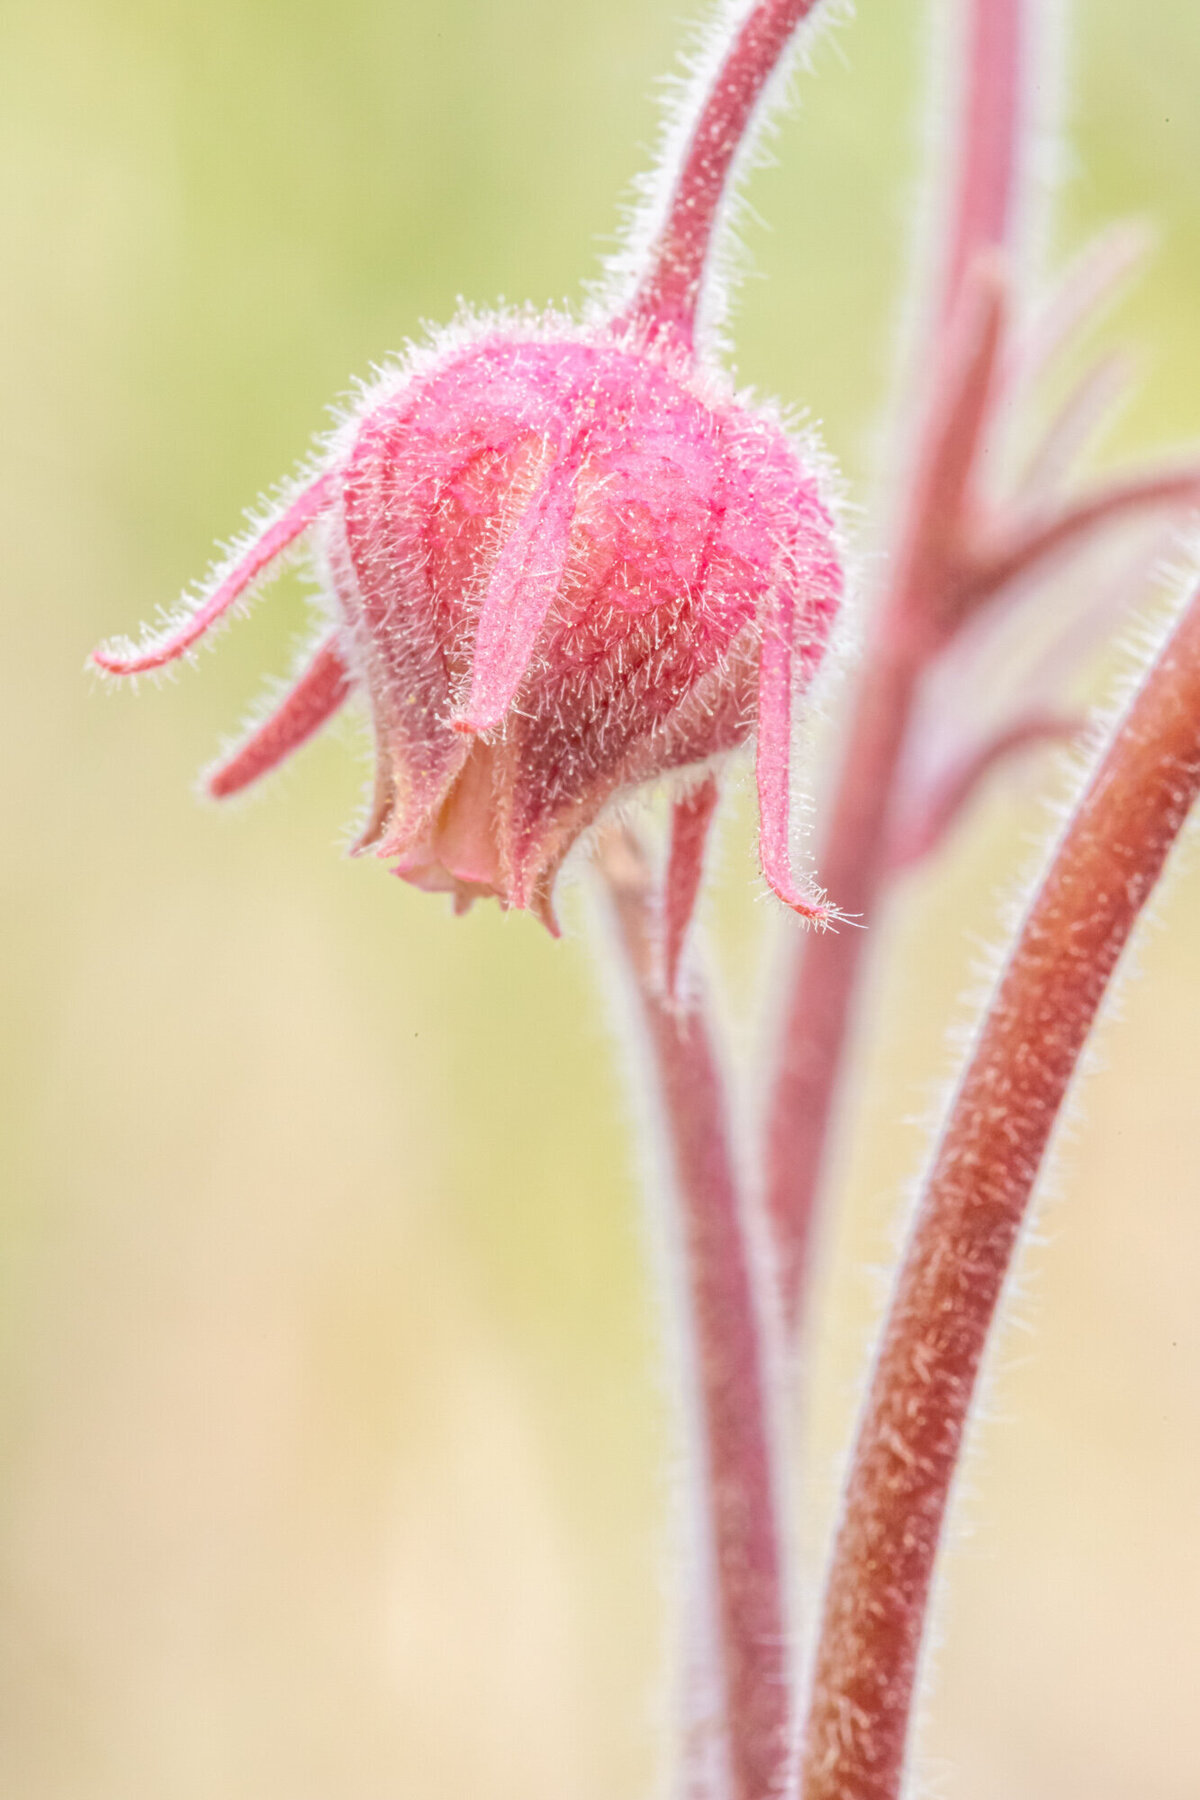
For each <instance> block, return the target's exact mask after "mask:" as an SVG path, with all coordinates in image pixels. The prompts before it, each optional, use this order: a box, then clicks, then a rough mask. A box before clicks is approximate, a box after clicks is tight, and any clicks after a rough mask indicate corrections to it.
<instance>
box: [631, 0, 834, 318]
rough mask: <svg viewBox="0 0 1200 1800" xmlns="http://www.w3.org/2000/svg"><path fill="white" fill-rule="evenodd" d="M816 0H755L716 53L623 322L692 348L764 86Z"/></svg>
mask: <svg viewBox="0 0 1200 1800" xmlns="http://www.w3.org/2000/svg"><path fill="white" fill-rule="evenodd" d="M815 4H816V0H757V3H756V4H755V5H753V6H752V7H751V9H750V11H749V13H748V15H747V17H746V20H745V22H744V24H743V25H742V26H741V28H740V29H739V30H738V32H737V33H736V35H735V36H734V38H733V41H732V43H731V44H730V47H729V50H728V52H727V53H726V55H725V56H724V58H723V59H722V61H721V65H720V67H719V68H718V70H717V73H716V76H715V77H714V79H713V83H712V86H711V87H710V89H709V91H708V94H707V96H706V97H705V100H704V102H703V105H702V107H701V110H700V116H699V118H698V119H697V121H696V124H695V127H694V129H693V131H692V134H691V136H690V138H689V139H688V142H687V147H686V149H685V151H684V155H683V161H682V163H681V165H680V169H679V173H678V175H677V176H676V178H675V182H674V185H673V187H672V189H671V196H670V200H669V202H668V206H667V214H666V218H665V220H664V221H663V224H662V227H661V229H660V230H659V232H658V235H657V237H656V238H655V239H654V243H653V245H652V246H651V250H650V256H649V262H648V266H647V268H646V271H645V273H644V275H643V276H642V278H641V281H640V282H639V284H638V288H637V291H636V293H635V294H634V297H633V300H632V302H631V304H630V306H629V308H628V311H627V313H626V315H625V322H626V323H629V324H633V325H636V326H640V327H642V328H644V329H647V330H649V331H652V332H656V331H665V332H666V333H667V334H668V335H670V336H672V337H674V338H675V339H676V341H678V342H680V343H682V344H683V345H684V346H685V347H686V348H688V349H690V348H691V346H692V343H693V341H694V338H695V332H696V312H697V308H698V306H699V304H700V299H701V295H702V292H703V287H704V278H705V273H706V271H707V268H708V264H709V258H710V256H711V252H712V244H713V236H714V233H715V230H716V227H717V223H718V220H719V217H720V212H721V207H722V204H723V202H724V201H725V199H726V197H727V194H728V191H729V182H730V176H731V174H732V172H733V168H734V164H735V162H736V161H737V158H738V156H739V155H740V154H741V152H742V151H743V150H744V148H745V146H746V144H747V142H748V140H749V136H750V134H751V131H752V128H753V123H754V116H755V113H756V111H757V109H758V106H759V103H760V101H761V100H762V97H763V90H764V88H765V87H766V86H767V83H768V82H769V80H770V78H771V76H772V75H773V74H774V72H775V70H776V68H777V67H778V66H779V62H780V59H781V58H782V56H783V54H784V52H785V51H786V49H787V47H788V44H789V42H790V41H791V38H792V34H793V32H794V31H795V29H796V27H797V26H798V25H799V23H800V21H801V20H802V19H804V18H805V17H806V16H807V14H808V13H810V12H811V11H812V9H813V6H814V5H815Z"/></svg>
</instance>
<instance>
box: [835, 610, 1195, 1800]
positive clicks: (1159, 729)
mask: <svg viewBox="0 0 1200 1800" xmlns="http://www.w3.org/2000/svg"><path fill="white" fill-rule="evenodd" d="M1198 792H1200V590H1198V591H1197V593H1196V595H1195V596H1194V597H1193V598H1192V600H1191V601H1190V603H1189V605H1188V607H1187V610H1186V611H1185V613H1184V614H1183V617H1182V619H1181V621H1180V623H1179V624H1178V626H1177V627H1176V630H1175V632H1174V634H1173V636H1172V638H1171V640H1170V641H1169V643H1168V644H1167V646H1166V648H1165V649H1164V650H1163V651H1162V653H1161V654H1160V656H1159V657H1158V659H1157V661H1156V662H1155V664H1154V665H1153V667H1152V668H1151V670H1150V672H1149V674H1148V675H1147V677H1146V679H1145V682H1144V684H1143V686H1142V688H1141V691H1140V693H1139V694H1138V696H1137V698H1136V699H1135V700H1134V702H1133V705H1132V706H1131V707H1130V709H1129V711H1128V713H1127V714H1126V717H1125V719H1124V720H1123V722H1122V724H1121V725H1120V727H1119V728H1118V730H1117V733H1116V735H1115V737H1114V738H1113V740H1112V742H1111V744H1110V746H1109V748H1108V750H1107V752H1106V754H1105V755H1104V757H1103V760H1102V761H1101V763H1100V766H1099V768H1098V770H1097V771H1096V773H1095V774H1094V776H1093V777H1092V779H1091V781H1090V783H1089V786H1088V788H1087V791H1086V793H1085V795H1084V797H1083V799H1082V801H1081V802H1080V804H1079V806H1078V808H1077V809H1076V812H1075V815H1074V817H1073V819H1072V821H1071V823H1070V825H1069V826H1068V828H1067V831H1066V833H1065V835H1064V837H1063V839H1062V841H1061V843H1060V844H1059V846H1058V848H1057V850H1056V852H1055V854H1054V856H1053V860H1052V862H1051V864H1050V868H1049V870H1048V872H1047V874H1046V876H1045V877H1044V879H1043V881H1042V883H1041V886H1040V888H1039V890H1038V892H1037V894H1036V897H1035V899H1034V901H1033V903H1032V905H1031V907H1030V909H1029V912H1028V914H1027V916H1026V920H1025V924H1024V926H1023V927H1022V930H1021V933H1020V936H1019V938H1018V940H1017V944H1016V947H1015V949H1014V951H1013V953H1012V957H1011V959H1010V961H1009V964H1008V967H1007V969H1006V971H1005V973H1004V975H1003V976H1002V978H1001V981H1000V983H999V986H998V989H997V991H996V995H995V998H994V999H993V1001H992V1003H991V1006H990V1008H989V1010H988V1013H987V1016H986V1018H985V1020H984V1024H983V1028H982V1031H981V1033H980V1037H979V1041H978V1044H977V1047H976V1050H975V1053H974V1056H973V1057H972V1059H971V1062H970V1065H969V1067H968V1069H967V1072H966V1075H965V1077H964V1079H963V1082H962V1085H961V1087H960V1089H959V1091H958V1094H957V1096H956V1098H955V1101H954V1104H953V1107H952V1110H951V1114H950V1118H949V1121H948V1123H947V1125H946V1127H945V1130H944V1132H943V1135H942V1139H941V1142H940V1144H939V1146H938V1149H937V1152H936V1155H935V1159H934V1163H933V1168H932V1172H931V1174H930V1176H929V1178H928V1182H927V1185H926V1188H925V1192H924V1195H923V1197H922V1200H921V1203H920V1207H919V1210H918V1214H917V1219H916V1224H915V1228H914V1231H913V1235H912V1240H911V1243H910V1246H909V1249H908V1253H907V1256H906V1258H905V1262H904V1266H903V1269H902V1271H901V1274H900V1278H899V1282H898V1285H897V1289H896V1293H895V1297H894V1299H893V1301H892V1305H891V1309H890V1312H889V1315H888V1320H887V1324H886V1327H885V1330H884V1337H883V1347H882V1350H881V1352H880V1356H879V1362H878V1365H877V1367H876V1370H875V1375H874V1380H873V1382H872V1387H871V1393H870V1398H869V1400H868V1404H867V1411H866V1415H865V1419H864V1422H863V1425H862V1427H861V1430H860V1433H859V1438H858V1444H857V1447H856V1450H855V1453H854V1460H853V1465H852V1470H851V1475H850V1482H849V1489H848V1493H847V1499H846V1506H845V1512H844V1514H843V1517H842V1524H841V1528H840V1531H839V1535H838V1541H837V1547H836V1550H835V1553H834V1561H833V1567H832V1573H831V1575H830V1580H829V1587H828V1592H827V1596H826V1601H825V1611H824V1621H823V1626H822V1632H821V1638H820V1643H819V1647H818V1655H817V1662H816V1672H815V1679H814V1689H813V1699H812V1711H811V1715H810V1720H809V1725H808V1730H807V1734H806V1740H805V1752H804V1790H803V1791H804V1800H893V1797H894V1796H895V1795H896V1794H897V1793H898V1792H899V1787H900V1781H901V1776H902V1773H903V1761H904V1754H905V1741H906V1735H907V1729H908V1719H909V1713H910V1707H911V1701H912V1695H913V1686H914V1681H915V1677H916V1672H917V1665H918V1657H919V1653H920V1648H921V1640H922V1634H923V1629H924V1620H925V1613H926V1607H927V1602H928V1596H929V1587H930V1580H931V1577H932V1574H933V1568H934V1562H935V1558H936V1554H937V1548H938V1542H939V1537H940V1532H941V1526H942V1520H943V1516H944V1513H945V1508H946V1500H947V1496H948V1493H949V1490H950V1484H951V1481H952V1479H953V1476H954V1471H955V1467H956V1464H957V1461H958V1455H959V1450H960V1447H961V1444H962V1438H963V1432H964V1429H965V1426H966V1422H967V1417H968V1414H969V1411H970V1407H971V1401H972V1396H973V1394H974V1391H975V1381H976V1376H977V1373H978V1369H979V1363H980V1358H981V1356H982V1354H983V1350H984V1346H985V1343H986V1340H987V1335H988V1331H989V1327H990V1325H991V1321H992V1318H993V1315H994V1313H995V1310H996V1305H997V1301H998V1300H999V1297H1000V1293H1001V1289H1002V1287H1003V1284H1004V1280H1005V1276H1006V1274H1007V1272H1008V1268H1009V1264H1010V1261H1011V1259H1012V1255H1013V1251H1014V1249H1015V1246H1016V1242H1017V1237H1018V1233H1019V1230H1020V1226H1021V1223H1022V1220H1023V1219H1024V1217H1025V1212H1026V1208H1027V1206H1028V1203H1029V1197H1030V1194H1031V1192H1032V1189H1033V1185H1034V1182H1035V1180H1036V1177H1037V1173H1038V1169H1039V1167H1040V1164H1041V1161H1042V1158H1043V1156H1044V1154H1045V1151H1046V1147H1047V1143H1048V1141H1049V1139H1050V1135H1051V1132H1052V1131H1053V1128H1054V1124H1055V1121H1056V1119H1057V1117H1058V1113H1059V1109H1060V1107H1061V1105H1062V1101H1063V1097H1064V1095H1065V1093H1066V1090H1067V1087H1068V1085H1069V1083H1070V1080H1071V1077H1072V1075H1073V1073H1074V1070H1075V1067H1076V1064H1077V1062H1078V1060H1079V1055H1080V1052H1081V1051H1082V1049H1083V1046H1084V1043H1085V1041H1086V1039H1087V1036H1088V1032H1089V1031H1090V1029H1091V1026H1092V1021H1093V1020H1094V1018H1095V1016H1096V1012H1097V1009H1098V1007H1099V1006H1100V1003H1101V1001H1102V999H1103V998H1104V994H1105V991H1106V989H1107V987H1108V983H1109V981H1110V979H1111V977H1112V974H1113V971H1114V969H1115V968H1116V965H1117V961H1118V959H1119V957H1120V955H1121V952H1122V950H1123V948H1124V946H1125V943H1126V941H1127V939H1128V937H1129V934H1130V931H1131V930H1132V928H1133V925H1134V922H1135V920H1136V919H1137V916H1138V914H1139V912H1140V911H1141V909H1142V907H1143V906H1144V905H1145V903H1146V900H1147V899H1148V898H1149V895H1150V893H1151V891H1152V889H1153V888H1154V885H1155V883H1156V881H1157V880H1158V877H1159V875H1160V873H1161V871H1162V868H1163V864H1164V862H1165V861H1166V858H1167V854H1168V852H1169V850H1170V848H1171V845H1172V843H1173V842H1174V840H1175V837H1176V835H1177V834H1178V832H1179V830H1180V827H1181V826H1182V824H1183V822H1184V820H1185V818H1186V817H1187V814H1188V811H1189V808H1190V807H1191V805H1192V803H1193V802H1194V800H1195V798H1196V795H1197V793H1198Z"/></svg>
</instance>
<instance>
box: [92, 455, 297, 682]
mask: <svg viewBox="0 0 1200 1800" xmlns="http://www.w3.org/2000/svg"><path fill="white" fill-rule="evenodd" d="M325 466H326V465H325V462H324V460H323V458H322V457H321V455H320V452H319V449H317V450H314V452H313V453H312V454H311V455H309V456H307V457H305V458H304V459H303V460H302V461H301V462H300V463H298V464H297V466H296V470H295V473H294V474H292V475H290V476H286V477H285V478H284V479H283V480H282V481H280V482H277V483H276V485H275V487H274V489H273V490H270V491H268V492H265V493H260V494H259V495H258V497H257V498H256V500H255V501H254V503H253V504H252V505H251V506H248V507H246V509H245V511H244V512H243V514H242V517H243V518H244V520H245V521H246V522H245V525H244V526H243V528H242V529H241V530H240V531H239V532H238V534H237V536H236V537H233V538H227V539H224V540H222V539H218V540H217V545H216V551H217V553H216V555H215V556H214V557H213V558H212V560H211V561H210V563H209V566H208V569H207V570H206V571H205V573H204V575H202V576H201V577H199V578H198V579H197V580H195V581H192V582H189V584H188V585H187V587H185V588H184V589H183V591H182V592H181V594H180V595H179V598H178V599H177V600H176V601H175V602H174V604H173V605H170V606H168V605H166V604H164V603H162V602H159V603H158V604H157V606H156V607H155V611H154V622H153V623H144V624H143V625H142V626H141V629H140V631H139V633H138V636H137V637H136V638H135V637H132V636H130V635H129V634H128V633H126V632H117V633H114V634H113V636H111V637H108V638H105V640H104V643H103V646H102V647H103V649H104V650H105V651H106V652H108V653H110V654H112V655H116V656H119V657H141V656H144V655H146V654H148V653H150V652H152V651H154V650H156V649H157V648H158V647H159V646H160V645H162V644H164V643H166V642H167V641H169V640H170V638H171V637H173V636H174V634H175V633H176V632H177V631H179V630H180V629H181V628H183V627H184V626H186V625H187V624H188V623H189V622H190V621H191V620H192V619H193V618H194V617H195V616H196V614H197V612H199V610H200V609H201V607H203V606H204V605H205V604H206V603H207V602H208V601H209V600H210V599H211V598H212V596H213V595H214V594H215V593H216V592H217V589H218V588H219V587H220V586H221V585H222V583H223V582H225V581H226V580H227V579H228V578H229V576H230V575H232V574H233V573H234V571H235V570H236V569H237V568H238V566H239V564H240V563H242V562H243V561H244V559H245V558H246V557H247V556H249V555H250V553H251V552H252V551H253V550H254V548H255V546H256V545H257V544H258V543H259V542H260V540H261V538H262V536H263V533H264V532H266V531H268V530H269V529H270V528H271V526H272V525H274V524H276V523H277V522H278V520H280V519H282V518H283V517H284V515H285V514H286V513H287V512H288V510H289V508H290V507H292V506H293V505H294V504H295V502H296V501H297V500H298V499H299V498H300V497H301V495H302V494H303V493H304V490H305V489H306V488H307V487H310V486H311V485H312V483H313V482H314V481H315V480H317V479H318V478H319V476H320V475H321V474H322V472H323V470H324V468H325ZM315 523H316V521H315V520H313V521H312V522H310V524H309V525H308V526H307V527H306V528H305V529H304V530H303V531H302V532H300V533H299V535H298V536H297V537H296V538H294V539H293V540H292V542H291V543H289V544H285V545H284V546H283V547H282V548H281V549H280V550H278V551H277V552H276V554H275V555H274V556H273V557H272V558H271V559H270V561H269V562H268V563H266V564H265V565H264V566H263V567H262V568H261V569H260V570H259V571H258V573H257V575H255V576H254V577H253V578H252V579H251V580H250V581H248V582H247V583H246V585H245V587H244V588H243V589H242V591H241V593H239V595H238V597H237V599H236V600H235V601H234V602H233V603H232V605H230V606H227V607H226V608H225V610H224V611H223V612H222V613H221V614H220V615H219V616H218V617H217V618H216V619H214V620H213V621H212V622H211V624H209V625H208V626H207V627H206V628H205V630H204V632H203V633H202V634H201V636H199V637H197V638H196V639H195V641H194V642H193V643H191V644H189V645H188V646H187V648H186V649H185V650H183V651H181V652H180V653H179V654H178V655H176V656H172V657H171V658H170V660H169V661H166V662H163V663H161V664H160V665H159V666H158V667H157V668H153V669H136V670H124V669H106V668H104V667H103V665H102V664H99V663H97V662H96V660H95V653H93V654H92V655H91V656H89V658H88V662H87V664H86V665H85V666H87V667H88V668H89V670H90V671H91V673H93V674H94V675H96V676H97V677H98V678H99V680H100V681H101V683H102V684H103V685H104V686H106V687H109V686H116V685H120V686H121V687H123V688H128V689H129V691H130V692H131V693H134V694H136V693H137V691H138V683H139V681H153V682H154V683H155V685H156V686H157V685H160V684H161V683H162V682H163V681H164V679H165V680H169V681H174V680H177V679H178V677H179V675H180V673H181V671H182V669H183V668H184V667H191V668H196V667H198V666H199V652H200V651H201V650H202V649H211V648H212V647H213V646H214V645H215V644H216V643H217V642H218V641H219V640H220V638H221V637H222V636H223V635H224V633H225V631H226V629H227V628H228V626H230V625H231V624H233V623H234V622H235V621H236V620H238V619H244V618H246V617H247V616H248V615H249V613H250V611H251V609H252V608H253V606H254V604H255V602H256V600H257V599H258V597H259V595H260V594H261V592H262V591H263V589H264V588H267V587H270V586H271V585H272V584H273V583H274V582H276V581H277V580H278V579H279V577H280V576H281V575H283V574H284V573H285V572H286V571H287V570H289V569H294V568H296V567H297V566H298V565H302V564H303V563H304V562H305V561H306V559H307V555H308V542H307V540H308V539H309V537H310V535H311V534H312V531H313V527H314V525H315Z"/></svg>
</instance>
